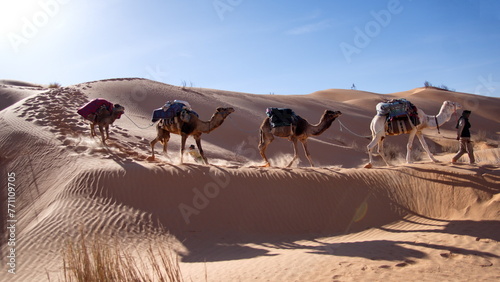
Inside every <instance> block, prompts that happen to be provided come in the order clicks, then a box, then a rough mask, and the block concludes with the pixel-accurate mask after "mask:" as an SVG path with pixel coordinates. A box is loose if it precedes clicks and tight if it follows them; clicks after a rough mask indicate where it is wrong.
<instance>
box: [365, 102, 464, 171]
mask: <svg viewBox="0 0 500 282" xmlns="http://www.w3.org/2000/svg"><path fill="white" fill-rule="evenodd" d="M461 108H462V106H461V105H460V104H459V103H456V102H450V101H444V102H443V105H442V106H441V109H440V110H439V113H438V114H437V115H435V116H430V115H426V114H425V113H424V111H422V110H421V109H420V108H418V109H417V111H418V117H419V118H420V124H419V125H417V126H413V128H412V130H411V131H410V132H409V133H408V134H410V137H409V138H408V144H407V145H406V149H407V152H406V162H407V163H411V162H412V161H411V157H410V155H411V149H412V146H413V139H414V138H415V135H416V136H417V137H418V140H420V144H422V147H423V148H424V150H425V152H426V153H427V155H429V158H431V160H432V161H433V162H437V160H436V159H435V158H434V156H433V155H432V154H431V152H430V151H429V147H428V146H427V143H426V142H425V140H424V136H423V135H422V130H423V129H424V128H439V126H441V125H443V124H444V123H446V122H448V121H449V120H450V118H451V116H452V115H453V113H455V112H456V111H457V109H461ZM386 123H387V120H386V117H385V116H379V115H376V116H375V117H373V119H372V122H371V124H370V130H371V131H372V141H371V142H370V144H368V146H366V147H367V149H368V156H369V160H368V164H366V165H365V168H371V167H372V150H373V148H374V147H375V145H377V144H378V153H379V154H380V156H381V157H382V159H383V160H384V162H385V163H386V165H388V166H389V163H388V162H387V160H386V159H385V156H384V153H383V145H384V139H385V136H386V135H389V134H388V133H387V127H386Z"/></svg>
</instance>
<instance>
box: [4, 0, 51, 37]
mask: <svg viewBox="0 0 500 282" xmlns="http://www.w3.org/2000/svg"><path fill="white" fill-rule="evenodd" d="M44 2H48V1H44ZM54 2H56V3H57V1H54ZM49 9H50V7H49ZM37 13H38V14H42V13H46V12H45V11H44V7H42V6H41V5H40V4H39V3H38V1H37V0H0V34H7V33H10V32H19V30H20V29H21V27H22V25H23V22H24V21H26V20H28V21H33V17H35V16H36V15H37ZM39 20H43V18H40V19H39Z"/></svg>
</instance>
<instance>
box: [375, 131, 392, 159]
mask: <svg viewBox="0 0 500 282" xmlns="http://www.w3.org/2000/svg"><path fill="white" fill-rule="evenodd" d="M384 140H385V136H384V137H382V138H380V141H379V142H378V148H377V152H378V154H379V155H380V156H381V157H382V160H384V162H385V165H386V166H391V165H390V164H389V162H388V161H387V159H386V158H385V154H384Z"/></svg>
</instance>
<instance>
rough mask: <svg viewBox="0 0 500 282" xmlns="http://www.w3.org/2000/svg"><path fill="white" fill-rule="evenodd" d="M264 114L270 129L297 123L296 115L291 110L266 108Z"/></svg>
mask: <svg viewBox="0 0 500 282" xmlns="http://www.w3.org/2000/svg"><path fill="white" fill-rule="evenodd" d="M266 114H267V116H268V117H269V122H270V123H271V127H273V128H275V127H281V126H290V125H292V124H296V123H297V115H296V114H295V113H294V112H293V110H292V109H287V108H267V109H266Z"/></svg>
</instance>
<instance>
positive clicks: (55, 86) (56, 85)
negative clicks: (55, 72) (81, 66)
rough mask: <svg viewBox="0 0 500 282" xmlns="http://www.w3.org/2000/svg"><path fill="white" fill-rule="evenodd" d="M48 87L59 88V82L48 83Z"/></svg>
mask: <svg viewBox="0 0 500 282" xmlns="http://www.w3.org/2000/svg"><path fill="white" fill-rule="evenodd" d="M49 88H61V84H60V83H58V82H52V83H51V84H49Z"/></svg>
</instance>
